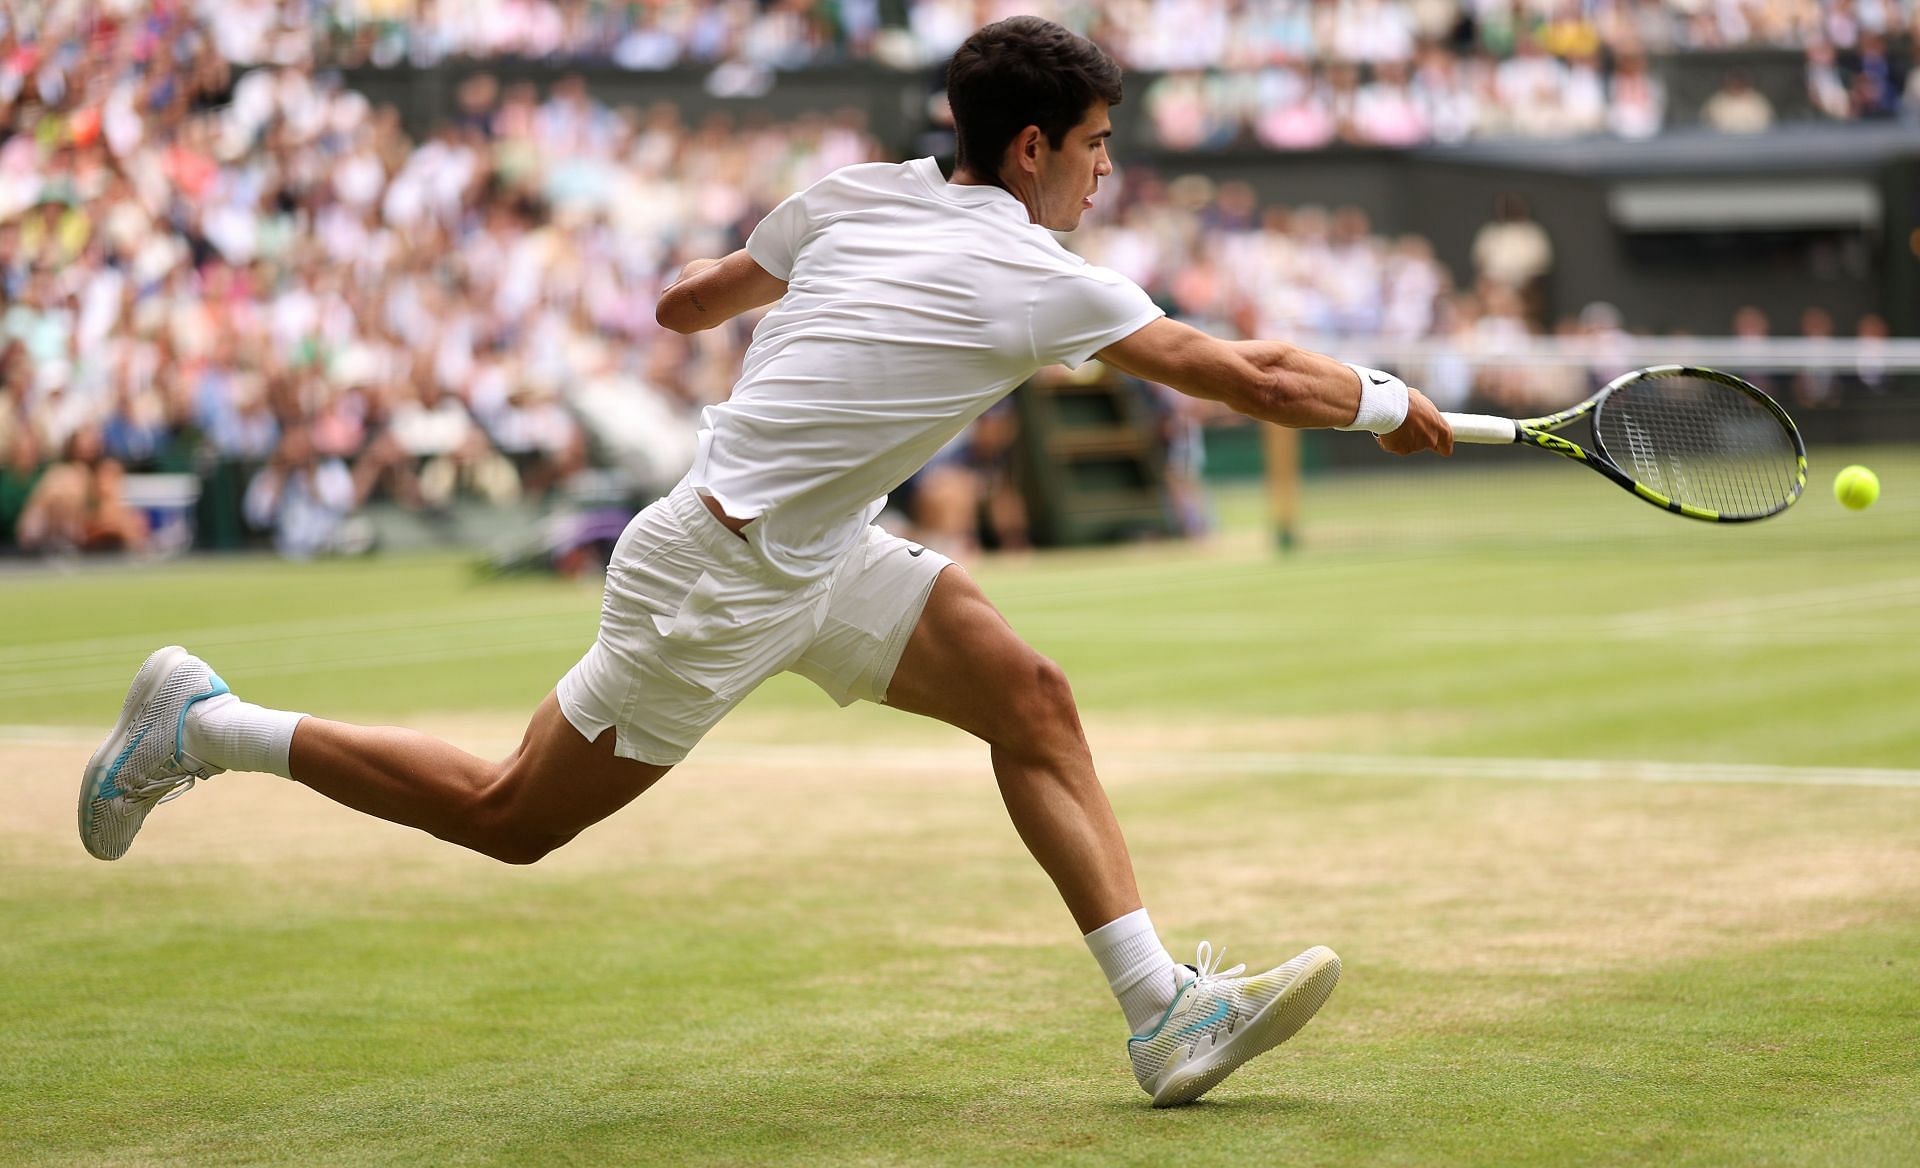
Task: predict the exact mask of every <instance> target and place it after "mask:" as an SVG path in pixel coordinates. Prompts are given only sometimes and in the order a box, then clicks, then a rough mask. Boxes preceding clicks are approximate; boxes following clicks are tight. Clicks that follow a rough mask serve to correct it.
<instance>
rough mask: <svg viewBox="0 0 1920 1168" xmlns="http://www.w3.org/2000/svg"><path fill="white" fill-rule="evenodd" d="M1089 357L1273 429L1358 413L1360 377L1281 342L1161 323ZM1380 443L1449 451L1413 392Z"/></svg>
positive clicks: (1339, 423)
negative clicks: (1400, 421) (1219, 404)
mask: <svg viewBox="0 0 1920 1168" xmlns="http://www.w3.org/2000/svg"><path fill="white" fill-rule="evenodd" d="M1096 356H1098V357H1099V358H1100V360H1102V361H1104V362H1106V363H1107V364H1108V365H1111V366H1113V367H1114V368H1116V369H1119V370H1121V371H1122V372H1125V373H1131V374H1133V375H1134V376H1135V377H1140V378H1144V379H1146V380H1148V381H1157V382H1159V383H1160V384H1162V385H1167V386H1171V387H1173V388H1174V389H1177V390H1179V391H1180V392H1181V393H1184V394H1187V395H1188V396H1190V397H1197V398H1204V399H1206V400H1209V401H1217V402H1222V403H1224V404H1225V405H1227V406H1228V407H1230V408H1232V409H1233V410H1235V411H1237V412H1239V413H1242V414H1245V415H1247V416H1248V417H1250V418H1257V419H1259V420H1260V421H1263V422H1272V423H1274V424H1276V425H1281V426H1290V427H1293V428H1295V429H1303V430H1304V429H1315V428H1323V427H1343V426H1351V425H1353V424H1354V422H1355V421H1356V420H1357V415H1358V414H1359V413H1360V406H1361V398H1362V392H1361V385H1360V376H1359V375H1358V374H1356V373H1355V372H1354V370H1353V368H1352V367H1351V366H1348V365H1344V364H1342V363H1340V362H1339V361H1336V360H1334V359H1333V358H1332V357H1326V356H1322V355H1321V354H1319V353H1315V352H1311V351H1309V350H1307V349H1302V348H1300V347H1299V346H1297V345H1289V344H1286V343H1284V342H1281V341H1223V340H1221V339H1220V338H1218V337H1215V336H1210V335H1209V334H1207V333H1204V332H1201V331H1200V330H1199V329H1197V328H1194V327H1193V326H1191V325H1187V324H1182V323H1181V322H1179V321H1177V320H1172V319H1169V318H1166V317H1162V318H1161V319H1159V320H1156V321H1154V322H1153V323H1152V324H1149V325H1147V326H1146V327H1145V328H1142V329H1140V330H1138V331H1136V332H1134V333H1132V334H1131V335H1129V336H1127V337H1125V338H1123V339H1122V340H1119V341H1117V342H1115V343H1114V344H1111V345H1108V346H1107V347H1106V348H1104V349H1102V350H1100V352H1099V353H1098V354H1096ZM1379 437H1380V445H1382V446H1383V447H1385V448H1386V449H1388V450H1390V451H1392V452H1394V453H1395V454H1410V453H1413V452H1415V451H1420V450H1437V451H1439V452H1441V453H1443V454H1450V453H1452V450H1453V433H1452V431H1451V430H1450V429H1449V428H1448V426H1447V423H1446V421H1445V419H1443V418H1441V417H1440V412H1439V410H1437V409H1435V408H1434V405H1433V403H1432V402H1430V401H1428V400H1427V399H1426V395H1424V394H1422V393H1420V391H1419V390H1414V389H1410V390H1408V391H1407V415H1406V421H1405V423H1403V424H1402V425H1401V426H1400V428H1399V429H1397V430H1394V431H1393V432H1392V433H1390V434H1383V435H1380V436H1379Z"/></svg>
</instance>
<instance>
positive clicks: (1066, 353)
mask: <svg viewBox="0 0 1920 1168" xmlns="http://www.w3.org/2000/svg"><path fill="white" fill-rule="evenodd" d="M1165 315H1166V313H1165V312H1162V311H1161V310H1160V306H1159V305H1157V304H1155V303H1154V302H1153V298H1152V297H1150V296H1148V295H1147V294H1146V293H1145V292H1143V291H1142V290H1141V289H1140V285H1138V284H1135V283H1134V282H1133V281H1132V280H1129V279H1127V278H1126V277H1125V276H1122V275H1121V274H1120V273H1118V272H1115V271H1113V270H1111V269H1109V268H1100V267H1094V266H1093V265H1091V264H1089V265H1088V266H1086V267H1084V268H1080V269H1078V270H1076V271H1073V272H1067V273H1063V274H1061V275H1060V276H1058V277H1056V278H1054V279H1052V280H1049V281H1047V282H1046V283H1045V284H1043V285H1041V288H1040V291H1039V293H1038V294H1036V295H1035V297H1034V300H1033V305H1032V313H1031V318H1030V319H1031V320H1032V333H1033V355H1034V358H1035V359H1036V360H1038V361H1039V362H1040V363H1041V364H1042V365H1066V366H1069V367H1072V366H1077V365H1083V364H1085V363H1086V362H1087V360H1088V359H1089V358H1091V357H1092V356H1093V355H1094V354H1095V353H1098V352H1099V351H1100V350H1102V349H1104V348H1106V347H1107V346H1108V345H1111V344H1113V343H1114V342H1115V341H1119V340H1123V339H1125V338H1126V337H1130V336H1132V335H1133V334H1134V333H1137V332H1139V331H1140V330H1141V329H1143V328H1145V327H1147V326H1148V325H1150V324H1152V323H1153V322H1154V321H1156V320H1158V319H1160V318H1161V317H1163V316H1165Z"/></svg>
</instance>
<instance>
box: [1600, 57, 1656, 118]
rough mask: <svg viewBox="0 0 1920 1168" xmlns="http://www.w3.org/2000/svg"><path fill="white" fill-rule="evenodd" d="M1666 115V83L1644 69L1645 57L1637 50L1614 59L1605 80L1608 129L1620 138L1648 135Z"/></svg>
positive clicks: (1645, 66)
mask: <svg viewBox="0 0 1920 1168" xmlns="http://www.w3.org/2000/svg"><path fill="white" fill-rule="evenodd" d="M1666 114H1667V89H1666V86H1665V85H1664V84H1663V83H1662V82H1661V81H1660V79H1659V78H1658V77H1655V76H1654V75H1653V74H1652V73H1650V72H1649V71H1648V70H1647V61H1646V58H1645V57H1642V56H1640V55H1639V54H1638V53H1624V54H1622V55H1620V56H1619V57H1617V58H1615V60H1614V64H1613V76H1612V77H1610V78H1608V80H1607V129H1608V130H1609V131H1610V132H1611V133H1613V134H1615V135H1617V136H1618V137H1621V138H1636V139H1637V138H1651V137H1653V136H1654V135H1655V134H1658V133H1659V132H1660V129H1661V125H1662V123H1663V122H1664V121H1665V120H1666Z"/></svg>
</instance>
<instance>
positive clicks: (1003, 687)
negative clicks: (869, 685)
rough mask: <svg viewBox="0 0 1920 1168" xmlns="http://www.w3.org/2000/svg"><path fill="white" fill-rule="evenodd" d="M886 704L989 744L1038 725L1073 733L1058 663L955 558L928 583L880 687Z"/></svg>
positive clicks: (1022, 735)
mask: <svg viewBox="0 0 1920 1168" xmlns="http://www.w3.org/2000/svg"><path fill="white" fill-rule="evenodd" d="M887 704H888V705H889V706H892V707H894V708H896V709H900V710H905V711H907V712H908V713H913V714H922V715H925V716H926V717H929V718H937V719H939V720H940V721H942V722H945V723H947V724H949V725H952V726H957V727H959V728H960V729H962V730H965V731H967V732H968V733H970V734H973V735H975V736H977V737H980V738H984V739H986V740H987V741H988V742H992V743H995V744H996V745H999V744H1008V743H1014V742H1021V741H1026V740H1029V739H1032V738H1033V737H1034V735H1035V734H1036V732H1039V731H1045V730H1061V731H1066V732H1069V733H1070V734H1071V735H1072V736H1074V737H1077V736H1078V718H1077V716H1076V715H1075V713H1074V709H1073V698H1072V694H1071V693H1070V692H1069V690H1068V688H1067V683H1066V679H1065V677H1064V676H1063V675H1062V674H1061V672H1060V667H1059V666H1057V665H1055V664H1054V663H1053V662H1052V661H1049V660H1048V659H1047V658H1046V657H1044V656H1042V655H1041V654H1040V652H1039V651H1038V650H1036V649H1035V648H1034V647H1033V646H1031V645H1029V644H1027V642H1026V640H1025V639H1024V638H1022V637H1021V636H1020V634H1019V633H1017V632H1015V631H1014V629H1013V626H1012V625H1010V624H1008V623H1007V619H1006V618H1005V617H1004V616H1002V615H1000V610H999V609H997V608H995V607H994V606H993V602H992V601H990V600H988V599H987V596H986V593H984V592H982V591H981V590H980V586H979V585H978V584H976V583H974V581H973V578H972V577H971V576H969V575H967V573H966V572H965V571H964V570H963V569H961V568H959V567H958V566H957V565H956V566H953V567H949V568H948V569H947V570H945V571H943V572H941V573H940V578H939V579H938V580H936V581H935V582H934V586H933V592H932V593H931V594H930V595H929V596H928V597H927V604H926V607H925V608H924V609H923V610H922V611H921V613H920V620H919V623H918V624H917V625H915V626H914V630H913V635H912V636H911V637H910V638H908V640H907V647H906V649H905V651H903V652H902V653H901V655H900V664H899V666H898V667H897V668H896V669H895V670H894V674H893V681H892V684H891V685H889V686H888V688H887Z"/></svg>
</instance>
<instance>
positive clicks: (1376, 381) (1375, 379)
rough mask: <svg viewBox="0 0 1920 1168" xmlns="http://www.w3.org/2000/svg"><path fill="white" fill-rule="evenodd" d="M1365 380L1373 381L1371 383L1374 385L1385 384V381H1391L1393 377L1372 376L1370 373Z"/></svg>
mask: <svg viewBox="0 0 1920 1168" xmlns="http://www.w3.org/2000/svg"><path fill="white" fill-rule="evenodd" d="M1367 380H1368V381H1371V382H1373V383H1374V384H1375V385H1385V384H1387V383H1388V382H1389V381H1392V380H1393V378H1391V377H1373V376H1371V375H1369V376H1368V378H1367Z"/></svg>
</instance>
